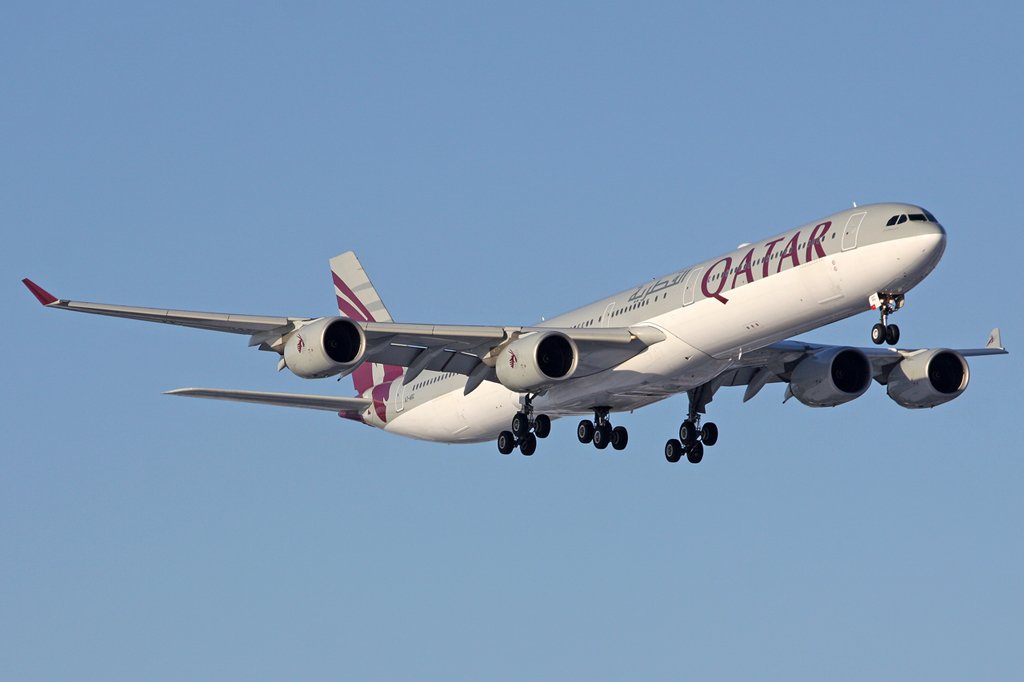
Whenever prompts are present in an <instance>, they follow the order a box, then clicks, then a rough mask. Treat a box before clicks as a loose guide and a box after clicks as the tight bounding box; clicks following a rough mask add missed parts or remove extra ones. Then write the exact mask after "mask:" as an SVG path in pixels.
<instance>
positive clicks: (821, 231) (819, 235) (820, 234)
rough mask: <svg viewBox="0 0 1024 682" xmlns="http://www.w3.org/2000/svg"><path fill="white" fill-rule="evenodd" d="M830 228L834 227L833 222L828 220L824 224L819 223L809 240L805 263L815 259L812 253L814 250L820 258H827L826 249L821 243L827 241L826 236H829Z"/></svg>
mask: <svg viewBox="0 0 1024 682" xmlns="http://www.w3.org/2000/svg"><path fill="white" fill-rule="evenodd" d="M830 227H832V221H831V220H826V221H825V222H823V223H818V224H817V225H815V226H814V229H813V230H811V236H810V237H808V238H807V252H806V253H805V254H804V262H805V263H810V262H811V261H812V260H814V258H815V256H814V254H812V253H811V249H812V248H813V249H814V251H815V253H817V254H818V255H817V257H818V258H824V257H825V247H824V246H822V245H821V243H822V242H823V241H824V240H825V235H826V234H828V228H830Z"/></svg>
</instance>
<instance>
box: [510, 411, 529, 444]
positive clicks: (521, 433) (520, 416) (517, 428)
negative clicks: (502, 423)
mask: <svg viewBox="0 0 1024 682" xmlns="http://www.w3.org/2000/svg"><path fill="white" fill-rule="evenodd" d="M529 432H530V418H529V417H527V416H526V413H525V412H516V416H514V417H512V434H513V435H514V436H515V437H516V438H518V439H519V440H522V439H523V438H525V437H526V434H528V433H529Z"/></svg>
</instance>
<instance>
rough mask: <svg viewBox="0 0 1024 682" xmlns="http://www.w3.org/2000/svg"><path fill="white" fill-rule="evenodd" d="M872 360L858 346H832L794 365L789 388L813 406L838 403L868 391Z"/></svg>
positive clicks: (798, 397)
mask: <svg viewBox="0 0 1024 682" xmlns="http://www.w3.org/2000/svg"><path fill="white" fill-rule="evenodd" d="M870 385H871V363H870V362H869V361H868V358H867V356H866V355H864V353H863V352H862V351H859V350H857V349H856V348H829V349H826V350H823V351H821V352H819V353H816V354H815V355H812V356H810V357H807V358H804V359H803V360H801V361H800V362H799V364H797V366H796V368H794V369H793V373H792V375H791V376H790V380H789V388H790V390H791V391H792V392H793V395H794V396H795V397H796V399H797V400H799V401H800V402H802V403H803V404H804V405H808V406H810V407H835V406H836V405H842V404H843V403H848V402H850V401H851V400H853V399H854V398H859V397H861V396H862V395H864V392H865V391H867V390H868V386H870Z"/></svg>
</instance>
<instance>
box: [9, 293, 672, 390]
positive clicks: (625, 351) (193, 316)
mask: <svg viewBox="0 0 1024 682" xmlns="http://www.w3.org/2000/svg"><path fill="white" fill-rule="evenodd" d="M22 282H23V283H24V284H25V286H26V287H27V288H28V289H29V291H31V292H32V294H33V295H34V296H35V297H36V299H37V300H38V301H39V302H40V303H41V304H43V305H44V306H46V307H48V308H56V309H60V310H73V311H77V312H82V313H92V314H96V315H107V316H111V317H124V318H128V319H133V320H141V321H144V322H159V323H161V324H173V325H178V326H182V327H193V328H196V329H208V330H212V331H220V332H228V333H232V334H249V335H250V340H249V345H250V346H258V347H259V349H260V350H266V351H274V352H277V353H282V351H283V347H284V342H285V339H286V337H287V336H288V335H289V334H291V333H292V332H294V331H295V330H296V329H299V328H301V327H302V326H303V325H304V324H306V323H308V322H312V321H314V320H317V319H320V318H312V317H275V316H267V315H238V314H234V313H209V312H193V311H188V310H169V309H163V308H143V307H137V306H125V305H112V304H108V303H88V302H84V301H72V300H68V299H62V298H57V297H56V296H54V295H52V294H50V293H49V292H48V291H46V290H45V289H43V288H42V287H40V286H39V285H38V284H36V283H35V282H33V281H31V280H29V279H24V280H22ZM352 322H353V323H355V324H358V325H359V326H360V327H362V329H363V331H364V333H365V334H366V340H367V352H366V357H365V360H366V361H367V362H375V363H382V364H386V365H397V366H400V367H407V368H409V371H408V372H406V375H405V379H404V381H405V382H406V383H408V382H411V381H413V380H414V379H415V378H416V377H417V376H418V375H419V373H420V372H423V371H424V370H432V371H438V372H452V373H455V374H464V375H467V376H469V381H468V382H467V385H466V392H467V393H469V392H470V391H472V390H473V389H475V388H476V387H478V386H479V385H480V384H481V383H482V382H484V381H487V380H490V381H496V380H497V379H496V375H495V372H494V359H495V358H496V357H497V355H498V353H499V352H500V351H501V350H502V349H503V348H504V347H505V346H506V345H507V344H509V343H510V342H512V341H514V340H515V339H517V338H519V337H520V336H523V335H525V334H530V333H533V332H541V331H548V332H550V331H557V332H560V333H563V334H565V335H566V336H568V337H570V338H571V339H572V340H573V341H574V342H575V343H576V345H577V347H578V348H579V354H580V357H579V361H578V366H577V371H576V376H587V375H589V374H594V373H596V372H600V371H602V370H605V369H609V368H611V367H615V366H616V365H618V364H620V363H622V362H625V361H626V360H628V359H629V358H631V357H633V356H635V355H637V354H639V353H640V352H642V351H643V350H644V349H646V348H647V347H648V346H650V345H652V344H654V343H658V342H660V341H663V340H664V339H665V335H664V333H663V332H661V331H660V330H658V329H656V328H654V327H650V326H646V325H638V326H635V327H609V328H585V329H580V328H558V327H521V326H509V327H499V326H485V325H432V324H405V323H399V322H362V321H359V320H352Z"/></svg>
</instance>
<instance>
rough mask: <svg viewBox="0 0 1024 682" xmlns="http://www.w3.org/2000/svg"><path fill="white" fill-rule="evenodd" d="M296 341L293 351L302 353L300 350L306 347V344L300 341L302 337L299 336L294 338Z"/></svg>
mask: <svg viewBox="0 0 1024 682" xmlns="http://www.w3.org/2000/svg"><path fill="white" fill-rule="evenodd" d="M295 338H296V339H298V341H296V342H295V350H297V351H299V352H300V353H301V352H302V349H303V348H305V347H306V342H305V341H303V340H302V335H301V334H299V335H298V336H296V337H295Z"/></svg>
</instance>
